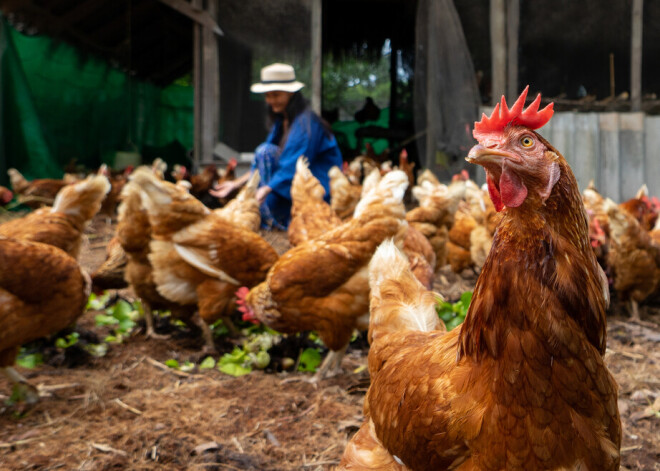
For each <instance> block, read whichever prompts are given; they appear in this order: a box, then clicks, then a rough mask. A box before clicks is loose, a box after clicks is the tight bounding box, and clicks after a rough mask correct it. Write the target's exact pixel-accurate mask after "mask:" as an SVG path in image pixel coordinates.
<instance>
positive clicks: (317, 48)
mask: <svg viewBox="0 0 660 471" xmlns="http://www.w3.org/2000/svg"><path fill="white" fill-rule="evenodd" d="M311 10H312V51H311V52H312V110H313V111H314V112H315V113H316V114H318V115H319V116H321V105H322V98H321V92H322V87H323V60H322V59H323V49H322V33H323V26H322V25H323V0H312V9H311Z"/></svg>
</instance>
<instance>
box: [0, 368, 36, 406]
mask: <svg viewBox="0 0 660 471" xmlns="http://www.w3.org/2000/svg"><path fill="white" fill-rule="evenodd" d="M0 371H1V372H2V374H3V375H4V376H6V377H7V379H9V381H11V382H12V384H13V385H14V392H15V393H16V394H17V395H18V397H19V398H20V399H23V400H24V401H25V402H26V403H28V404H36V403H37V402H39V390H38V389H37V387H36V386H34V385H32V384H30V382H29V381H28V380H27V379H26V378H25V377H24V376H22V375H21V374H20V373H19V372H18V371H16V370H15V369H14V368H12V367H11V366H7V367H4V368H0Z"/></svg>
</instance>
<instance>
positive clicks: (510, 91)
mask: <svg viewBox="0 0 660 471" xmlns="http://www.w3.org/2000/svg"><path fill="white" fill-rule="evenodd" d="M506 16H507V29H506V33H507V34H506V39H507V42H506V47H507V79H506V85H507V87H506V90H507V97H508V98H513V97H516V96H518V94H519V93H520V91H519V90H518V42H519V41H518V38H519V34H520V0H507V5H506Z"/></svg>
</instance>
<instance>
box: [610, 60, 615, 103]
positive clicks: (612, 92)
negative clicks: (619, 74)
mask: <svg viewBox="0 0 660 471" xmlns="http://www.w3.org/2000/svg"><path fill="white" fill-rule="evenodd" d="M614 85H615V84H614V53H613V52H610V97H612V98H614V96H615V95H616V87H615V86H614Z"/></svg>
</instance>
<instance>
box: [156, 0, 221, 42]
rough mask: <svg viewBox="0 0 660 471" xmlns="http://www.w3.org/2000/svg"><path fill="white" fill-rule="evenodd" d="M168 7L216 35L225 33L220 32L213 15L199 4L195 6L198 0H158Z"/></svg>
mask: <svg viewBox="0 0 660 471" xmlns="http://www.w3.org/2000/svg"><path fill="white" fill-rule="evenodd" d="M159 1H160V2H162V3H164V4H165V5H167V6H168V7H170V8H172V9H174V10H176V11H178V12H179V13H181V14H182V15H185V16H187V17H188V18H190V19H192V20H193V21H195V22H197V23H198V24H200V25H204V26H206V27H207V28H210V29H211V31H213V32H214V33H215V34H217V35H218V36H224V35H225V33H223V32H222V30H221V29H220V26H218V23H216V22H215V19H213V16H211V15H210V14H209V12H207V11H204V10H203V9H202V7H201V6H196V5H197V4H198V2H195V1H193V3H188V2H186V1H184V0H159Z"/></svg>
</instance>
